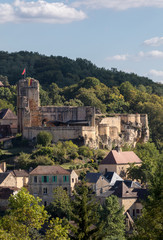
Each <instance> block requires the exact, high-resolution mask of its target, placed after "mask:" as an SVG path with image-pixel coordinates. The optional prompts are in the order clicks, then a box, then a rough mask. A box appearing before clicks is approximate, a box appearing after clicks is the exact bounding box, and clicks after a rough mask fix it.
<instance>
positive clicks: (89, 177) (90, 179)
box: [85, 172, 102, 183]
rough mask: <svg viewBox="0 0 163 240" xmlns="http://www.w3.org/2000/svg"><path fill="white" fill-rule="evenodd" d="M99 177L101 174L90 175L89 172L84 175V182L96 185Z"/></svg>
mask: <svg viewBox="0 0 163 240" xmlns="http://www.w3.org/2000/svg"><path fill="white" fill-rule="evenodd" d="M100 176H102V174H101V173H91V172H89V173H87V174H86V176H85V180H86V181H88V182H90V183H96V182H97V181H98V180H99V178H100Z"/></svg>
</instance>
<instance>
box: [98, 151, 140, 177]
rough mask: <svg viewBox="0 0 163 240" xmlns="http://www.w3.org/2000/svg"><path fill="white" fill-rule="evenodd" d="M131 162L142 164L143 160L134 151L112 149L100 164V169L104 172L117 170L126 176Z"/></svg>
mask: <svg viewBox="0 0 163 240" xmlns="http://www.w3.org/2000/svg"><path fill="white" fill-rule="evenodd" d="M131 163H134V164H136V165H138V166H140V165H141V163H142V161H141V159H140V158H139V157H138V156H137V155H136V154H135V153H134V152H133V151H126V152H122V151H120V150H112V151H110V152H109V154H108V155H107V156H106V157H105V158H104V159H103V160H102V161H101V163H100V164H99V171H100V173H102V174H106V173H107V172H116V173H117V174H118V175H120V176H121V177H126V172H127V168H129V167H130V164H131Z"/></svg>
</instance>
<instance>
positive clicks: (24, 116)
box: [17, 78, 40, 133]
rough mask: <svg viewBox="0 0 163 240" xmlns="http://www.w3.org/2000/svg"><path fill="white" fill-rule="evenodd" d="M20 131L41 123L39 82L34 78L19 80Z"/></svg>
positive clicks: (18, 109) (18, 107)
mask: <svg viewBox="0 0 163 240" xmlns="http://www.w3.org/2000/svg"><path fill="white" fill-rule="evenodd" d="M17 91H18V93H17V111H18V112H17V115H18V132H19V133H23V130H24V128H25V127H31V126H38V125H40V114H39V106H40V102H39V82H38V81H37V80H35V79H33V78H26V79H21V80H19V82H18V84H17Z"/></svg>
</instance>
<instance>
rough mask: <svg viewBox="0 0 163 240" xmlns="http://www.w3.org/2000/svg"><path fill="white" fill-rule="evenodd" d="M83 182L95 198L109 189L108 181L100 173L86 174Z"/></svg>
mask: <svg viewBox="0 0 163 240" xmlns="http://www.w3.org/2000/svg"><path fill="white" fill-rule="evenodd" d="M85 180H86V182H87V186H89V187H90V188H91V189H92V191H93V193H95V194H96V196H99V195H100V194H102V193H104V192H106V191H108V190H109V188H110V185H109V182H108V180H107V179H106V178H105V177H104V176H103V175H102V174H101V173H93V172H89V173H87V174H86V176H85Z"/></svg>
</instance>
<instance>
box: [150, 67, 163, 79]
mask: <svg viewBox="0 0 163 240" xmlns="http://www.w3.org/2000/svg"><path fill="white" fill-rule="evenodd" d="M149 74H150V75H152V76H154V77H163V71H157V70H155V69H151V70H150V71H149Z"/></svg>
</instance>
